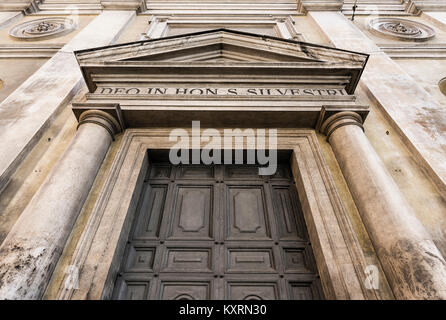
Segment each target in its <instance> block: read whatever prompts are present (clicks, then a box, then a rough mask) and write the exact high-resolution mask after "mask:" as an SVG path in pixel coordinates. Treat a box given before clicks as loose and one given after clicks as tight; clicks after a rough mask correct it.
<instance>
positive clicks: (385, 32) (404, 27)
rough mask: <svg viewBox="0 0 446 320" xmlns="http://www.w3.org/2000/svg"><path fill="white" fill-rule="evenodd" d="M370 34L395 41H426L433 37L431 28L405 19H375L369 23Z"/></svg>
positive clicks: (433, 32)
mask: <svg viewBox="0 0 446 320" xmlns="http://www.w3.org/2000/svg"><path fill="white" fill-rule="evenodd" d="M369 28H370V30H371V31H372V33H374V34H376V35H378V36H385V37H388V38H392V39H396V40H407V41H427V40H429V39H431V38H432V37H434V36H435V31H434V29H432V28H431V27H429V26H427V25H425V24H422V23H419V22H415V21H411V20H406V19H396V18H377V19H373V20H371V21H370V22H369Z"/></svg>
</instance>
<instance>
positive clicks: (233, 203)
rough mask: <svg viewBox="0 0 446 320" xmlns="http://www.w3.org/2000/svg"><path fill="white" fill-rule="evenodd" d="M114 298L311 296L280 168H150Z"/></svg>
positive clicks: (303, 245) (286, 171)
mask: <svg viewBox="0 0 446 320" xmlns="http://www.w3.org/2000/svg"><path fill="white" fill-rule="evenodd" d="M114 298H115V299H234V300H243V299H293V300H294V299H321V298H322V290H321V287H320V282H319V279H318V276H317V270H316V267H315V263H314V257H313V253H312V250H311V245H310V244H309V242H308V238H307V232H306V228H305V223H304V220H303V216H302V212H301V209H300V204H299V201H298V197H297V191H296V188H295V186H294V184H293V181H292V177H291V172H290V168H289V166H288V164H279V167H278V170H277V172H276V174H275V175H273V176H259V175H258V167H257V166H254V165H213V166H206V165H179V166H173V165H170V164H167V163H151V166H150V170H149V172H148V176H147V178H146V180H145V182H144V187H143V191H142V195H141V198H140V200H139V204H138V208H137V213H136V216H135V220H134V222H133V227H132V231H131V233H130V237H129V241H128V243H127V247H126V250H125V255H124V259H123V261H122V266H121V272H120V274H119V275H118V277H117V280H116V285H115V291H114Z"/></svg>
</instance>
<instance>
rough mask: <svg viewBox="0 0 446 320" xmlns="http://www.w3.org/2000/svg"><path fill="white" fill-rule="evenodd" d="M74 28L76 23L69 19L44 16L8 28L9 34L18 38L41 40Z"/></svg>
mask: <svg viewBox="0 0 446 320" xmlns="http://www.w3.org/2000/svg"><path fill="white" fill-rule="evenodd" d="M75 28H76V24H75V23H74V21H73V20H71V19H67V18H62V17H55V18H44V19H37V20H32V21H28V22H24V23H21V24H19V25H16V26H15V27H13V28H12V29H11V30H9V35H10V36H11V37H13V38H16V39H20V40H43V39H48V38H52V37H59V36H61V35H64V34H67V33H69V32H71V31H73V30H74V29H75Z"/></svg>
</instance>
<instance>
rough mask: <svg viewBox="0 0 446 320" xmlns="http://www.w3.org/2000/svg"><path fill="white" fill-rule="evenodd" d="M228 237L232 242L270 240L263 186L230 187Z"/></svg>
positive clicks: (228, 192) (228, 193)
mask: <svg viewBox="0 0 446 320" xmlns="http://www.w3.org/2000/svg"><path fill="white" fill-rule="evenodd" d="M227 195H228V201H227V202H228V207H227V208H226V210H227V212H228V215H227V218H228V222H227V227H228V231H227V236H228V239H231V240H242V239H244V240H248V239H249V240H256V239H258V240H259V239H268V238H270V237H271V236H270V232H269V228H268V217H267V208H266V201H265V192H264V190H263V186H245V187H238V186H237V187H234V186H229V187H228V191H227Z"/></svg>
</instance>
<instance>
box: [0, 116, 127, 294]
mask: <svg viewBox="0 0 446 320" xmlns="http://www.w3.org/2000/svg"><path fill="white" fill-rule="evenodd" d="M119 131H120V126H119V123H118V122H117V121H116V120H115V119H114V118H113V117H112V116H110V115H109V114H107V113H105V112H103V111H94V110H90V111H85V112H84V113H83V114H82V115H81V117H80V118H79V126H78V131H77V133H76V135H75V137H74V138H73V140H72V141H71V143H70V145H69V146H68V148H67V150H66V151H65V153H64V154H63V155H62V157H61V158H60V159H59V161H58V162H57V163H56V165H55V166H54V168H53V169H52V170H51V172H50V173H49V175H48V177H47V178H46V179H45V181H44V182H43V183H42V185H41V186H40V188H39V189H38V191H37V192H36V194H35V195H34V197H33V198H32V199H31V201H30V203H29V204H28V206H27V207H26V208H25V210H24V211H23V212H22V214H21V215H20V217H19V219H18V220H17V222H16V223H15V225H14V226H13V228H12V230H11V231H10V233H9V234H8V236H7V237H6V239H5V241H4V242H3V243H2V245H1V247H0V299H39V298H41V297H42V295H43V293H44V291H45V288H46V286H47V284H48V281H49V280H50V277H51V275H52V272H53V270H54V267H55V266H56V264H57V262H58V260H59V257H60V255H61V253H62V250H63V248H64V246H65V243H66V241H67V239H68V236H69V235H70V232H71V230H72V227H73V225H74V222H75V221H76V218H77V216H78V214H79V212H80V210H81V208H82V206H83V204H84V201H85V199H86V198H87V196H88V193H89V191H90V188H91V186H92V184H93V181H94V179H95V177H96V174H97V172H98V170H99V168H100V166H101V164H102V161H103V159H104V157H105V155H106V153H107V150H108V149H109V146H110V144H111V142H112V139H113V136H114V135H115V134H116V133H117V132H119Z"/></svg>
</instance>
